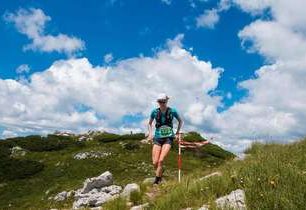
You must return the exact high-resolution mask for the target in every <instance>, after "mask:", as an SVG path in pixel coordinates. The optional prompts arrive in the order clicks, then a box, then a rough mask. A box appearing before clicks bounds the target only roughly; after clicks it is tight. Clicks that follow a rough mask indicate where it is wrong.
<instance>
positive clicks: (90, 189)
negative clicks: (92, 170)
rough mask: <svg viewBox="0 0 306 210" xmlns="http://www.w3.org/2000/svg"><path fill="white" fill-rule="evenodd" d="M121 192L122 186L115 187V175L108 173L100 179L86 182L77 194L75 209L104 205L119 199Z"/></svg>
mask: <svg viewBox="0 0 306 210" xmlns="http://www.w3.org/2000/svg"><path fill="white" fill-rule="evenodd" d="M121 191H122V187H121V186H117V185H113V175H112V174H111V173H110V172H109V171H106V172H104V173H103V174H101V175H100V176H98V177H93V178H89V179H86V180H85V182H84V183H83V187H82V188H80V189H78V190H77V191H76V192H75V195H74V198H75V202H74V203H73V209H78V208H81V207H85V206H89V207H98V206H101V205H102V204H103V203H105V202H107V201H109V200H112V199H114V198H117V197H118V196H119V194H120V192H121Z"/></svg>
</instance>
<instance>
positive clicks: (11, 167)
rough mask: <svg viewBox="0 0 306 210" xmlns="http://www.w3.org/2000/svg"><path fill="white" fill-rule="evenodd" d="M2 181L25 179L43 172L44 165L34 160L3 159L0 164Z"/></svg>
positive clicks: (0, 179)
mask: <svg viewBox="0 0 306 210" xmlns="http://www.w3.org/2000/svg"><path fill="white" fill-rule="evenodd" d="M0 168H1V170H0V181H6V180H14V179H23V178H27V177H29V176H32V175H34V174H36V173H38V172H40V171H41V170H43V168H44V165H43V164H42V163H40V162H37V161H32V160H18V159H11V158H7V159H2V160H1V162H0Z"/></svg>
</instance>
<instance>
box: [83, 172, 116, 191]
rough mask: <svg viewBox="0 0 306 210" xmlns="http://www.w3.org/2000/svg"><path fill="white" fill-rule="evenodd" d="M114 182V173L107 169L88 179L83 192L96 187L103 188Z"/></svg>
mask: <svg viewBox="0 0 306 210" xmlns="http://www.w3.org/2000/svg"><path fill="white" fill-rule="evenodd" d="M111 184H113V175H112V174H111V173H110V172H109V171H106V172H104V173H103V174H101V175H100V176H98V177H93V178H89V179H86V180H85V182H84V186H83V189H82V190H81V193H88V192H89V191H91V190H92V189H94V188H102V187H106V186H109V185H111Z"/></svg>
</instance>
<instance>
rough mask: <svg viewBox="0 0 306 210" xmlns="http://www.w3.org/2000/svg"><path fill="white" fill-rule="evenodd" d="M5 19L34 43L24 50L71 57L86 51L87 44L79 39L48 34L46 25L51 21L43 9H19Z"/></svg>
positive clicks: (6, 15) (8, 14) (26, 46)
mask: <svg viewBox="0 0 306 210" xmlns="http://www.w3.org/2000/svg"><path fill="white" fill-rule="evenodd" d="M4 19H5V20H6V22H8V23H13V24H14V25H15V27H16V28H17V30H18V31H19V32H20V33H22V34H25V35H26V36H27V37H28V38H29V39H30V40H31V41H32V42H31V43H30V44H27V45H25V46H24V48H23V49H24V50H34V51H36V50H38V51H42V52H59V53H66V54H68V55H71V54H73V53H75V52H78V51H81V50H83V49H85V43H84V41H82V40H81V39H79V38H76V37H73V36H68V35H66V34H61V33H60V34H58V35H55V36H54V35H50V34H47V32H46V29H45V25H46V23H47V22H48V21H50V20H51V17H50V16H47V15H45V13H44V12H43V11H42V10H41V9H35V8H30V9H19V10H18V11H17V12H16V13H6V14H5V15H4Z"/></svg>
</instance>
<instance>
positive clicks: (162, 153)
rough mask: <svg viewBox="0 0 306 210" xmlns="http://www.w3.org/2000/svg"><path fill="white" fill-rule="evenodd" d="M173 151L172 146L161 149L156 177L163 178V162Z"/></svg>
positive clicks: (164, 146)
mask: <svg viewBox="0 0 306 210" xmlns="http://www.w3.org/2000/svg"><path fill="white" fill-rule="evenodd" d="M170 149H171V144H167V143H166V144H163V145H162V147H161V153H160V156H159V159H158V162H157V170H156V176H159V177H161V176H162V167H163V161H164V159H165V157H166V156H167V154H168V153H169V151H170Z"/></svg>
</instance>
